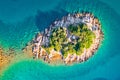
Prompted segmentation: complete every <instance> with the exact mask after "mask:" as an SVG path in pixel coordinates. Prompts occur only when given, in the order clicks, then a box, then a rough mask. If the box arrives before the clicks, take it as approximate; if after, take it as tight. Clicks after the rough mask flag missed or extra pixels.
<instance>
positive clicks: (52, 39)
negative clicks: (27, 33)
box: [23, 12, 103, 64]
mask: <svg viewBox="0 0 120 80" xmlns="http://www.w3.org/2000/svg"><path fill="white" fill-rule="evenodd" d="M58 16H59V15H58ZM102 39H103V32H102V29H101V24H100V21H99V20H98V18H96V17H95V16H94V15H93V14H92V13H90V12H82V13H78V12H77V13H71V14H68V15H67V16H64V17H62V19H61V20H55V21H54V22H53V23H52V24H51V25H50V26H49V27H48V28H46V29H45V30H44V31H42V32H39V33H37V35H36V36H35V38H34V39H33V40H32V41H31V42H30V44H29V45H28V46H27V47H26V48H24V49H23V51H24V52H25V53H28V54H29V55H31V56H32V57H33V58H34V59H42V60H44V61H45V62H48V63H54V62H56V63H65V64H72V63H76V62H78V63H80V62H84V61H86V60H88V59H89V58H90V57H91V56H92V55H94V53H95V52H96V50H97V49H98V47H99V45H100V43H101V41H102Z"/></svg>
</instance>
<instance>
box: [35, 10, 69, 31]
mask: <svg viewBox="0 0 120 80" xmlns="http://www.w3.org/2000/svg"><path fill="white" fill-rule="evenodd" d="M67 14H68V12H66V11H64V10H53V11H47V12H43V11H40V10H38V11H37V15H36V16H35V25H36V26H37V27H38V29H39V31H40V32H41V31H42V30H44V29H45V28H47V27H49V26H50V25H51V24H52V23H53V22H54V21H55V20H57V19H61V18H62V17H63V16H65V15H67Z"/></svg>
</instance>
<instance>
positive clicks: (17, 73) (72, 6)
mask: <svg viewBox="0 0 120 80" xmlns="http://www.w3.org/2000/svg"><path fill="white" fill-rule="evenodd" d="M14 1H16V2H17V1H19V0H14ZM41 2H42V1H41ZM54 3H56V5H55V4H54V6H51V5H52V4H51V5H50V7H49V6H48V4H45V5H46V6H45V5H44V6H45V7H44V8H45V10H44V8H42V9H43V10H44V11H43V10H40V9H39V11H37V12H36V14H35V15H34V11H33V13H32V14H33V15H32V16H31V17H30V18H29V19H28V20H27V19H25V21H22V22H21V23H22V25H21V23H17V24H16V26H15V27H16V28H13V27H12V26H11V27H9V28H8V27H4V28H3V27H0V28H1V29H0V32H1V33H0V38H1V39H0V40H1V44H2V45H3V46H5V47H11V46H12V47H15V48H17V49H20V48H22V47H23V46H24V45H25V43H26V42H27V41H29V40H30V39H32V37H33V36H34V35H35V33H36V32H37V31H41V30H43V29H44V28H45V27H47V26H48V25H49V24H50V23H51V22H52V21H54V20H55V19H56V18H60V17H61V16H63V15H66V13H68V12H75V11H82V10H85V11H90V12H93V13H94V14H95V16H97V17H98V18H99V19H100V21H101V24H102V29H103V32H104V40H103V42H102V44H101V46H100V48H99V50H98V51H97V52H96V54H95V55H94V56H93V57H92V58H90V59H89V60H88V61H87V62H84V63H81V64H75V65H72V66H65V65H61V66H50V65H47V64H45V63H43V62H41V61H34V60H32V59H31V60H22V61H20V62H18V63H15V64H12V65H11V66H10V67H9V68H7V69H6V70H5V71H4V74H3V76H2V78H1V80H120V61H119V59H120V52H119V50H120V40H119V39H120V35H119V32H120V28H119V27H120V26H119V18H120V16H119V14H118V13H116V11H115V10H114V9H113V8H111V6H108V5H107V4H105V3H102V2H100V1H98V0H76V1H74V0H64V1H60V2H59V1H54ZM24 4H25V3H24ZM34 4H35V3H34ZM36 4H37V5H38V3H36ZM57 4H59V5H58V6H57ZM29 5H30V4H29ZM41 6H43V5H41ZM29 7H30V6H29ZM38 7H40V5H39V6H38ZM38 7H37V8H38ZM47 7H49V8H48V10H47ZM30 8H31V7H30ZM33 8H34V6H33ZM35 8H36V7H35ZM26 14H29V13H26ZM46 15H47V16H46ZM58 15H59V16H58ZM23 18H24V17H23ZM2 19H3V18H2ZM6 19H7V18H6ZM3 20H5V18H4V19H3ZM5 21H8V20H5ZM5 21H4V22H5ZM13 23H14V19H13ZM11 24H12V22H11ZM17 25H18V26H17ZM31 25H32V26H31ZM7 26H8V25H7ZM11 28H12V31H11ZM17 28H18V30H17V31H16V29H17ZM5 31H7V32H5ZM8 32H9V34H8ZM21 33H22V34H21ZM29 33H31V34H29ZM6 35H8V36H10V38H9V39H8V40H7V37H5V36H6ZM13 35H14V36H13ZM19 36H20V37H19ZM6 42H7V43H6ZM21 42H22V43H23V44H22V45H21ZM5 43H6V44H5ZM6 45H7V46H6Z"/></svg>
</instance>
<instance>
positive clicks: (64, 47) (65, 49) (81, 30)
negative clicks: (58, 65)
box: [47, 24, 95, 57]
mask: <svg viewBox="0 0 120 80" xmlns="http://www.w3.org/2000/svg"><path fill="white" fill-rule="evenodd" d="M67 34H69V36H68V35H67ZM94 38H95V34H94V33H93V32H92V31H91V30H89V29H88V27H87V25H85V24H80V25H77V26H74V25H70V26H69V27H68V29H66V28H64V27H59V28H55V29H54V30H53V31H52V34H51V36H50V45H49V47H48V48H47V50H48V51H49V50H51V49H54V50H56V51H61V52H62V54H63V55H64V57H66V56H67V54H68V53H70V54H74V53H76V54H78V55H80V54H81V53H82V52H83V50H84V48H89V47H90V45H91V44H92V43H93V39H94Z"/></svg>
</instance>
